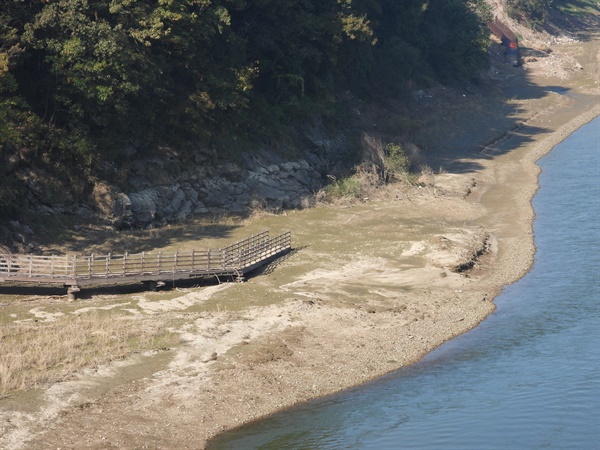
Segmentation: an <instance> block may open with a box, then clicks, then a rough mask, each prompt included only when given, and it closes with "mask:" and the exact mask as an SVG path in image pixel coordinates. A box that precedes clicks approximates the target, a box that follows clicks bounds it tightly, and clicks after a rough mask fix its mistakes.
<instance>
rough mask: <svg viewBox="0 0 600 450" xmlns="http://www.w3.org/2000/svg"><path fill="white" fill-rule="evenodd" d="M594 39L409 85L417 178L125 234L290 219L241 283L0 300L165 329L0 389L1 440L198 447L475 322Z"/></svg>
mask: <svg viewBox="0 0 600 450" xmlns="http://www.w3.org/2000/svg"><path fill="white" fill-rule="evenodd" d="M594 39H595V38H594V37H593V36H592V37H590V36H588V37H586V38H585V39H584V40H575V39H572V38H569V39H564V42H563V41H561V42H550V43H549V45H551V47H552V50H553V51H552V53H550V54H548V53H544V52H541V51H539V50H536V49H534V48H533V47H534V46H533V45H532V46H531V47H530V50H525V52H526V55H525V56H526V62H525V64H524V67H522V68H513V67H508V66H507V65H506V64H504V63H503V62H502V61H501V58H500V57H498V59H497V60H496V61H495V65H494V67H493V68H492V69H491V70H490V72H489V73H488V74H487V75H486V77H484V80H486V81H485V82H484V83H483V84H482V85H478V86H475V87H473V88H472V89H471V90H466V91H458V90H452V89H446V90H444V89H438V90H432V91H429V92H426V93H424V94H425V95H424V96H423V98H422V99H421V101H419V102H416V103H415V104H414V116H415V117H416V118H418V120H420V123H421V126H420V128H419V129H418V130H416V131H415V133H414V136H413V139H414V142H416V143H417V144H418V148H419V150H418V152H417V153H416V154H415V155H413V156H414V157H415V158H419V160H420V161H421V162H422V163H424V164H427V165H429V167H431V168H432V169H433V171H432V172H429V173H427V174H425V175H424V176H423V177H422V179H420V181H419V183H418V184H416V185H411V186H407V185H403V184H398V185H393V186H389V187H387V188H385V189H383V190H381V191H380V192H379V193H378V194H377V195H376V196H374V197H373V198H369V199H365V200H364V202H359V203H357V204H353V205H349V206H348V205H347V206H344V207H341V206H337V207H331V206H320V207H316V208H312V209H307V210H303V211H289V212H287V213H285V214H281V215H269V214H262V215H257V216H256V217H254V218H252V219H251V220H248V221H245V222H243V223H227V224H215V225H206V224H198V223H189V224H186V225H185V226H181V227H173V228H172V229H166V230H162V231H155V232H154V235H151V234H146V235H144V236H140V237H139V239H140V240H145V241H144V242H138V244H140V245H149V243H150V242H154V241H153V240H159V241H160V240H162V241H163V242H168V244H167V245H170V246H175V247H177V246H180V247H185V246H187V247H195V248H199V247H201V248H211V247H213V246H215V245H220V244H221V243H222V242H231V241H233V240H235V239H238V238H243V237H246V236H247V235H249V234H252V233H254V232H256V231H259V230H262V229H265V228H267V229H270V230H272V232H279V231H282V230H285V229H290V230H291V231H292V238H293V247H294V251H293V252H292V253H291V254H289V255H288V256H287V257H285V258H283V259H281V260H279V261H276V262H275V263H273V264H272V265H271V266H269V267H267V268H266V269H265V270H263V271H261V272H260V273H257V274H256V275H255V276H253V277H251V278H250V279H249V280H248V281H247V282H246V283H230V284H202V285H190V286H184V287H181V286H180V287H176V288H171V289H170V290H168V291H159V292H144V291H139V290H133V291H131V292H123V291H119V290H117V291H115V292H106V291H102V292H100V293H95V292H92V293H91V294H89V296H88V297H87V298H84V299H83V300H82V301H78V302H75V303H70V304H64V303H63V301H62V299H60V298H58V297H56V296H53V295H52V294H56V293H55V292H49V294H50V295H47V296H40V295H30V296H10V295H0V303H1V304H2V306H0V308H2V309H0V314H2V315H4V316H5V317H6V316H11V317H12V318H14V320H38V321H45V320H53V318H54V317H56V315H68V314H82V313H85V312H86V311H90V310H94V309H110V310H111V311H120V312H122V314H126V315H130V316H131V317H132V318H133V319H135V318H136V317H140V318H144V319H145V320H147V319H148V318H149V317H150V318H155V320H157V321H163V322H162V323H169V324H170V326H171V328H172V331H173V332H175V333H177V334H179V335H180V336H181V343H180V344H179V345H177V346H174V347H173V348H170V349H166V350H163V351H154V352H147V353H144V354H137V355H135V356H133V357H130V358H127V359H125V360H122V361H115V362H112V363H109V364H106V365H103V366H101V367H97V368H94V369H89V370H86V371H83V372H81V373H79V374H77V375H76V376H74V377H73V378H72V379H70V380H66V381H63V382H60V383H55V384H53V385H51V386H43V387H40V389H38V390H35V391H30V392H24V393H14V394H12V395H10V396H8V397H6V398H3V399H0V448H6V449H21V448H27V449H42V448H44V449H46V448H63V449H66V448H73V449H75V448H77V449H81V448H92V449H100V448H102V449H108V448H119V449H128V448H131V449H133V448H164V449H167V448H178V449H187V448H190V449H191V448H194V449H195V448H203V447H204V446H205V445H206V443H207V442H208V440H209V439H210V438H211V437H213V436H215V435H216V434H218V433H219V432H221V431H223V430H226V429H230V428H232V427H236V426H239V425H241V424H244V423H247V422H249V421H252V420H256V419H258V418H260V417H263V416H265V415H267V414H271V413H274V412H276V411H279V410H282V409H284V408H288V407H290V406H292V405H294V404H297V403H299V402H304V401H307V400H309V399H313V398H316V397H320V396H324V395H329V394H332V393H334V392H337V391H340V390H343V389H346V388H349V387H351V386H355V385H358V384H361V383H364V382H366V381H368V380H371V379H374V378H376V377H379V376H381V375H384V374H386V373H389V372H390V371H393V370H396V369H398V368H400V367H403V366H406V365H408V364H412V363H414V362H415V361H418V360H419V359H420V358H421V357H423V355H425V354H426V353H427V352H429V351H431V350H432V349H434V348H435V347H437V346H439V345H440V344H442V343H443V342H445V341H447V340H448V339H451V338H453V337H455V336H457V335H459V334H461V333H464V332H466V331H468V330H469V329H471V328H473V327H475V326H476V325H477V324H478V323H480V322H481V321H482V320H484V319H485V318H486V317H487V316H488V315H489V314H490V313H491V312H492V311H493V310H494V303H493V299H494V297H495V296H496V295H497V294H498V292H499V291H500V289H501V288H502V287H503V286H505V285H507V284H509V283H512V282H514V281H516V280H517V279H519V278H520V277H522V276H523V275H524V274H525V273H526V272H527V270H528V268H529V267H530V264H531V262H532V259H533V255H534V252H535V247H534V242H533V238H532V221H533V217H534V213H533V210H532V208H531V199H532V197H533V195H534V194H535V192H536V190H537V176H538V174H539V167H538V166H537V165H536V164H535V162H536V161H537V160H538V159H539V158H540V157H541V156H543V155H544V154H546V153H547V152H548V151H549V150H550V149H552V147H553V146H554V145H556V144H557V143H559V142H560V141H561V140H563V139H564V138H565V137H567V136H568V135H569V134H570V133H572V132H573V131H575V130H576V129H577V128H578V127H580V126H581V125H583V124H585V123H586V122H588V121H590V120H591V119H592V118H594V117H595V116H597V115H598V114H600V105H599V98H600V97H599V95H598V94H599V92H598V63H599V61H600V60H599V58H600V53H599V51H598V45H597V40H594ZM532 42H533V41H532ZM524 43H525V45H527V41H525V42H524ZM534 43H535V46H536V48H537V47H540V42H539V41H536V42H534ZM528 51H530V52H531V53H530V54H529V55H527V52H528ZM535 52H539V54H538V53H535ZM534 53H535V55H536V56H534ZM544 55H545V56H544ZM549 55H554V56H552V58H551V60H550V59H549V58H550V56H549ZM527 58H530V59H527ZM534 59H535V60H534ZM442 117H443V119H442ZM439 168H442V170H441V171H440V170H439ZM199 243H201V246H199ZM213 244H214V245H213Z"/></svg>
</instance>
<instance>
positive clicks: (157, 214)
mask: <svg viewBox="0 0 600 450" xmlns="http://www.w3.org/2000/svg"><path fill="white" fill-rule="evenodd" d="M311 147H312V148H313V150H312V151H307V152H306V153H305V154H303V155H301V156H300V157H296V158H293V159H292V158H290V159H286V158H284V157H283V156H282V155H281V154H279V153H275V152H270V151H263V152H260V153H252V154H250V155H246V156H243V157H241V158H239V160H238V161H236V162H232V161H230V160H219V159H217V158H215V156H214V154H212V153H211V152H210V151H208V150H206V149H203V150H197V151H196V152H194V153H193V154H192V155H191V156H190V154H186V155H183V156H180V155H178V154H177V153H176V152H174V151H173V150H168V149H163V150H164V154H163V155H161V156H154V157H152V158H145V159H138V160H136V161H135V162H133V163H132V164H131V166H130V167H129V168H128V171H127V186H128V187H127V188H119V187H117V186H116V185H108V184H106V183H97V184H96V185H95V187H94V190H93V193H92V199H91V202H92V203H93V204H95V205H96V209H97V210H98V212H99V213H100V214H101V215H103V216H104V217H105V218H107V219H109V220H111V221H112V222H113V223H114V225H115V226H116V227H118V228H129V227H133V228H152V227H158V226H162V225H165V224H166V223H169V222H174V221H178V220H181V219H185V218H187V217H190V216H192V215H197V214H223V213H229V214H240V215H244V214H247V213H249V212H250V211H251V210H253V209H266V210H281V209H299V208H304V207H307V206H310V205H312V204H313V198H314V193H315V192H316V191H317V190H318V189H320V188H321V187H322V186H323V184H324V182H325V181H326V175H327V174H330V173H334V172H336V171H337V172H340V171H342V170H343V169H344V168H347V164H345V161H347V159H348V158H347V157H346V158H344V150H343V149H344V147H346V145H345V142H344V141H343V139H338V140H337V141H331V140H320V141H315V142H312V145H311Z"/></svg>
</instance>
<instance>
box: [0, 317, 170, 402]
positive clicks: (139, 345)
mask: <svg viewBox="0 0 600 450" xmlns="http://www.w3.org/2000/svg"><path fill="white" fill-rule="evenodd" d="M177 342H178V336H177V335H175V334H173V333H170V332H168V331H165V327H164V324H162V323H159V322H158V321H155V320H154V321H150V320H140V319H135V320H132V319H127V318H124V317H121V316H118V315H117V314H115V313H99V312H93V313H89V314H84V315H80V316H65V317H60V318H59V319H58V320H56V321H52V322H21V323H8V324H2V327H0V395H6V394H7V393H9V392H11V391H16V390H28V389H34V388H36V387H39V386H40V385H44V384H47V383H52V382H57V381H61V380H65V379H68V378H69V377H70V376H72V375H73V374H75V373H77V372H78V371H79V370H81V369H83V368H89V367H96V366H98V365H100V364H103V363H107V362H110V361H114V360H119V359H123V358H125V357H126V356H128V355H131V354H132V353H135V352H139V351H143V350H156V349H163V348H166V347H170V346H172V345H174V344H176V343H177Z"/></svg>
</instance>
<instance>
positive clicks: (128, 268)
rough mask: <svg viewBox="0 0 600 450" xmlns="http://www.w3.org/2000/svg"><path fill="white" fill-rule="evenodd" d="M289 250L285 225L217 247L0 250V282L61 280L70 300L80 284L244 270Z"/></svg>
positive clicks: (153, 281)
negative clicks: (48, 252)
mask: <svg viewBox="0 0 600 450" xmlns="http://www.w3.org/2000/svg"><path fill="white" fill-rule="evenodd" d="M290 250H291V233H290V232H289V231H287V232H285V233H283V234H280V235H278V236H275V237H273V238H270V237H269V231H268V230H265V231H263V232H261V233H258V234H256V235H254V236H251V237H249V238H247V239H244V240H242V241H238V242H236V243H234V244H231V245H229V246H227V247H224V248H221V249H217V250H191V251H181V252H180V251H177V252H170V253H166V252H165V253H163V252H157V253H145V252H143V253H135V254H128V253H125V254H122V255H112V254H108V255H94V254H92V255H89V256H81V255H64V256H57V255H52V256H37V255H23V254H0V284H5V283H19V284H38V285H62V286H64V287H66V288H67V294H68V296H69V298H70V299H71V300H74V299H75V298H76V295H77V292H79V291H80V289H81V288H82V287H85V286H92V285H94V286H106V285H117V284H133V283H139V282H141V283H146V284H147V285H148V287H149V288H151V289H155V288H156V287H157V286H158V285H159V284H160V283H164V282H165V281H175V280H181V279H189V278H207V277H233V278H235V279H237V280H243V279H244V275H245V274H246V273H248V272H250V271H252V270H254V269H256V268H258V267H260V266H263V265H265V264H268V263H269V262H271V261H273V260H274V259H276V258H278V257H280V256H282V255H284V254H286V253H288V252H289V251H290Z"/></svg>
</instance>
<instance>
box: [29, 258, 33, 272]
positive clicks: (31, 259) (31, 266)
mask: <svg viewBox="0 0 600 450" xmlns="http://www.w3.org/2000/svg"><path fill="white" fill-rule="evenodd" d="M32 272H33V256H31V255H30V256H29V278H31V274H32Z"/></svg>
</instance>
